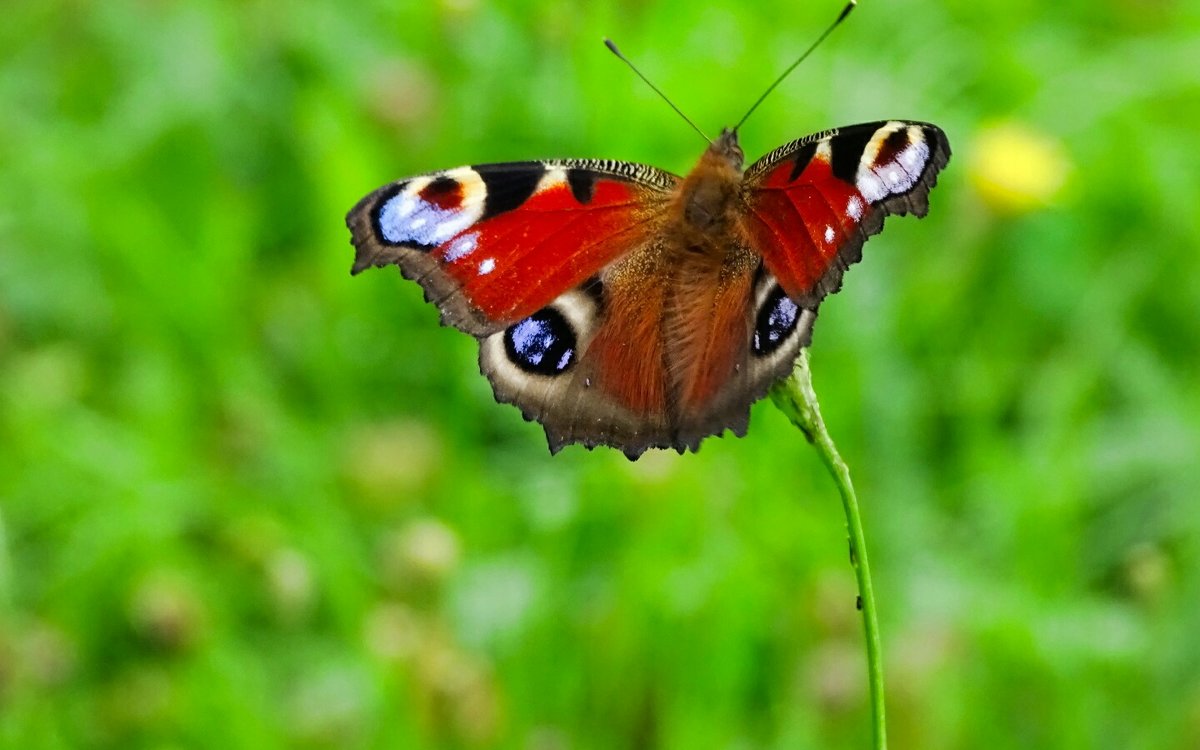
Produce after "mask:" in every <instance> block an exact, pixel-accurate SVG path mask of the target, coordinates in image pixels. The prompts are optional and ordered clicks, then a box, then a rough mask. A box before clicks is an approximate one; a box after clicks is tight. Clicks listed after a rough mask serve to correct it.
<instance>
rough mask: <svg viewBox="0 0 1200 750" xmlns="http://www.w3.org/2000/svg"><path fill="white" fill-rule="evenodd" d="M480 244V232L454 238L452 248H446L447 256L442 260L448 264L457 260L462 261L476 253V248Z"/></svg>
mask: <svg viewBox="0 0 1200 750" xmlns="http://www.w3.org/2000/svg"><path fill="white" fill-rule="evenodd" d="M478 243H479V233H478V232H467V233H465V234H461V235H459V236H458V237H456V238H454V241H453V242H451V243H450V247H448V248H446V253H445V255H443V256H442V259H443V260H445V261H446V262H447V263H453V262H454V261H456V260H461V259H462V258H465V257H467V256H468V255H470V254H471V253H473V252H475V247H476V245H477V244H478Z"/></svg>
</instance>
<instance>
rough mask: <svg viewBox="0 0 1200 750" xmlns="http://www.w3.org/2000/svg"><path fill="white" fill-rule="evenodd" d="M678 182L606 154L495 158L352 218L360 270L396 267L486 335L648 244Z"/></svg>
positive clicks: (383, 198)
mask: <svg viewBox="0 0 1200 750" xmlns="http://www.w3.org/2000/svg"><path fill="white" fill-rule="evenodd" d="M678 180H679V178H678V177H675V176H674V175H671V174H668V173H666V172H663V171H661V170H658V169H655V168H653V167H649V166H645V165H640V164H630V163H626V162H614V161H598V160H561V161H543V162H514V163H509V164H488V165H482V166H475V167H460V168H458V169H451V170H447V171H444V172H437V173H433V174H429V175H423V176H419V177H413V178H410V179H407V180H400V181H399V182H395V183H392V184H391V185H387V186H384V187H382V188H380V189H379V190H376V191H375V192H373V193H371V194H370V195H368V196H367V197H365V198H363V199H362V200H361V201H359V203H358V205H356V206H355V207H354V208H353V209H351V211H350V213H349V214H348V215H347V217H346V223H347V225H348V226H349V227H350V230H351V233H352V235H353V237H352V241H353V243H354V245H355V248H356V255H355V259H354V268H353V270H352V272H353V273H358V272H360V271H362V270H364V269H366V268H369V267H371V266H383V265H387V264H390V263H395V264H396V265H398V266H400V270H401V271H402V272H403V273H404V275H405V276H407V277H408V278H411V279H415V280H416V281H418V282H420V284H421V285H422V286H423V287H424V288H425V292H426V297H427V298H428V299H429V300H430V301H432V302H434V303H435V304H436V305H437V306H438V307H439V308H440V309H441V311H442V321H443V322H444V323H447V324H448V325H453V326H455V327H456V328H459V329H461V330H463V331H466V332H467V333H471V334H473V335H475V336H486V335H489V334H492V333H495V332H496V331H498V330H502V329H503V328H505V327H507V326H509V325H511V324H513V323H516V322H517V321H520V320H522V319H524V318H526V317H528V316H530V315H532V314H533V313H534V312H536V311H538V310H540V309H542V308H544V307H545V306H546V305H548V304H549V303H550V302H551V301H553V300H554V299H555V298H557V297H559V295H561V294H563V293H564V292H566V291H567V290H570V289H573V288H575V287H578V286H579V285H581V284H582V283H583V282H585V281H586V280H587V279H589V278H591V277H593V276H595V275H596V274H597V273H599V271H600V270H601V269H602V268H604V267H605V266H606V265H608V264H609V263H611V262H613V261H614V260H617V259H618V258H620V257H621V256H623V255H624V254H626V253H628V252H629V251H630V250H631V249H633V248H635V247H639V246H641V245H643V244H645V242H646V240H647V238H648V237H650V236H651V235H652V234H654V233H655V232H656V230H657V229H658V228H659V227H660V226H661V222H662V218H663V215H664V212H663V207H664V205H665V203H666V201H667V200H668V199H669V197H670V192H671V190H672V189H673V188H674V187H675V184H676V183H677V182H678Z"/></svg>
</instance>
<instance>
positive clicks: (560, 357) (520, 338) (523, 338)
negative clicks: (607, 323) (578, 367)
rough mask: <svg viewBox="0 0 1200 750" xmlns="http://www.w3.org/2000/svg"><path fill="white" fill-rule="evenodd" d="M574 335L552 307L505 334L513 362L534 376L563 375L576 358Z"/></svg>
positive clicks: (511, 327)
mask: <svg viewBox="0 0 1200 750" xmlns="http://www.w3.org/2000/svg"><path fill="white" fill-rule="evenodd" d="M575 349H576V338H575V332H574V331H573V330H572V329H571V324H570V323H568V322H567V319H566V318H565V317H563V315H562V313H560V312H559V311H558V310H555V309H554V308H553V307H546V308H543V309H541V310H538V311H537V312H535V313H534V314H533V315H530V316H529V317H528V318H525V319H524V320H522V321H519V322H517V323H514V324H513V325H511V326H509V327H508V329H507V330H505V331H504V350H505V352H506V353H507V354H508V359H509V361H510V362H512V363H513V364H515V365H516V366H517V367H519V368H521V369H522V370H524V371H526V372H528V373H532V374H535V375H561V374H562V373H564V372H566V371H567V370H569V369H570V368H571V365H573V364H574V363H575V357H576V352H575Z"/></svg>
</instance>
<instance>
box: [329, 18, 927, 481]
mask: <svg viewBox="0 0 1200 750" xmlns="http://www.w3.org/2000/svg"><path fill="white" fill-rule="evenodd" d="M848 7H849V6H848ZM844 15H845V13H843V17H844ZM839 20H841V19H840V18H839ZM835 25H836V24H835ZM831 29H832V27H831ZM826 33H828V32H826ZM822 38H823V37H822ZM818 41H819V40H818ZM610 46H611V45H610ZM814 46H815V45H814ZM614 51H615V48H614ZM810 51H811V48H810ZM618 54H619V53H618ZM806 54H807V53H806ZM793 67H794V66H793ZM789 70H790V69H789ZM785 75H786V73H785ZM781 79H782V77H781ZM777 83H778V81H777ZM764 96H765V94H764ZM760 101H761V99H760ZM672 106H673V105H672ZM752 110H753V108H752ZM748 115H749V113H747V116H748ZM742 121H743V122H744V121H745V118H743V119H742ZM737 127H740V123H739V125H738V126H735V127H734V128H732V129H728V128H727V129H725V130H724V131H723V132H722V133H721V135H720V137H719V138H717V139H716V140H715V141H713V142H711V144H710V146H709V148H708V149H707V150H706V151H705V152H704V154H703V156H701V157H700V161H699V163H698V164H696V166H695V167H694V168H693V169H692V171H691V172H689V173H688V175H687V176H686V177H682V178H681V177H678V176H676V175H674V174H671V173H669V172H665V171H663V170H661V169H657V168H655V167H651V166H647V165H644V164H634V163H629V162H622V161H609V160H601V159H558V160H546V161H525V162H512V163H506V164H484V165H479V166H470V167H458V168H456V169H449V170H444V171H440V172H432V173H429V174H424V175H420V176H417V177H410V178H407V179H403V180H399V181H397V182H393V183H391V184H389V185H385V186H384V187H381V188H379V189H378V190H376V191H374V192H372V193H371V194H369V195H367V196H366V197H365V198H363V199H362V200H361V201H359V202H358V204H357V205H356V206H355V207H354V208H353V209H351V210H350V212H349V214H348V215H347V217H346V223H347V225H348V226H349V228H350V232H351V235H352V242H353V244H354V247H355V251H356V252H355V259H354V266H353V268H352V270H351V273H354V274H357V273H359V272H361V271H363V270H365V269H367V268H370V267H372V266H385V265H388V264H393V263H394V264H396V265H397V266H399V267H400V271H401V273H402V274H403V275H404V276H405V277H407V278H409V279H413V280H415V281H417V282H418V283H419V284H421V286H422V287H423V288H424V290H425V297H426V299H427V300H429V301H431V302H433V303H434V304H435V305H437V307H438V308H439V309H440V310H441V321H442V323H443V324H444V325H449V326H453V327H455V328H458V329H459V330H461V331H464V332H466V333H469V334H471V335H473V336H475V337H476V338H478V339H479V344H480V349H479V367H480V370H481V372H482V373H483V374H484V375H486V376H487V378H488V380H489V381H490V382H491V384H492V389H493V390H494V392H495V396H496V400H497V401H500V402H504V403H511V404H515V405H516V406H518V407H519V408H520V409H521V411H522V413H523V414H524V416H525V418H526V419H527V420H537V421H538V422H540V423H541V424H542V426H543V427H544V428H545V431H546V438H547V441H548V442H549V445H550V450H551V452H555V453H556V452H558V450H559V449H561V448H562V447H563V446H564V445H567V444H569V443H582V444H584V445H585V446H587V447H588V448H591V447H593V446H596V445H609V446H613V447H615V448H619V449H620V450H622V451H624V452H625V454H626V455H627V456H629V457H630V458H631V459H633V458H637V457H638V456H640V455H641V454H642V453H643V452H644V451H645V450H646V449H648V448H674V449H676V450H678V451H679V452H680V453H682V452H684V450H685V449H690V450H693V451H694V450H697V449H698V447H699V445H700V441H701V440H702V439H704V438H705V437H707V436H709V435H718V434H721V433H722V432H724V431H725V430H726V429H730V430H732V431H733V432H734V434H736V435H738V436H742V435H744V434H745V433H746V428H747V425H748V423H749V419H750V405H751V404H753V403H754V402H755V401H757V400H758V399H760V398H762V397H763V396H764V395H765V394H766V393H767V391H768V390H769V389H770V387H771V385H772V384H774V383H775V381H777V380H779V379H780V378H783V377H784V376H786V375H788V373H789V372H790V371H791V368H792V365H793V363H794V361H795V359H796V357H797V355H798V354H799V351H800V349H801V347H804V346H807V345H808V344H809V342H810V340H811V333H812V325H813V321H814V320H815V318H816V314H817V307H818V305H819V304H820V303H821V300H822V299H823V298H824V297H825V296H826V295H829V294H832V293H834V292H836V291H837V290H838V289H839V288H840V287H841V282H842V273H843V272H844V271H845V270H846V268H847V267H848V266H849V265H850V264H852V263H854V262H856V261H858V260H859V259H860V258H861V255H862V246H863V243H864V242H865V241H866V239H867V237H869V236H870V235H873V234H876V233H878V232H879V231H880V230H881V229H882V227H883V220H884V217H885V216H888V215H891V214H901V215H903V214H915V215H916V216H924V215H925V214H926V212H927V211H928V208H929V202H928V197H929V191H930V189H931V188H932V187H933V186H934V184H935V183H936V181H937V175H938V172H939V171H940V170H941V169H942V168H943V167H945V166H946V164H947V162H948V161H949V158H950V145H949V143H948V141H947V140H946V135H945V133H943V132H942V131H941V129H939V128H938V127H936V126H934V125H930V124H928V123H924V122H913V121H906V120H889V121H886V122H873V123H868V124H862V125H853V126H850V127H844V128H837V129H833V130H827V131H824V132H821V133H816V134H813V135H809V136H805V137H804V138H800V139H799V140H795V141H792V142H791V143H788V144H786V145H783V146H780V147H779V148H777V149H775V150H774V151H772V152H770V153H769V154H767V155H766V156H764V157H762V158H761V159H759V160H758V161H756V162H755V163H753V164H752V165H750V167H749V168H748V169H745V170H744V171H743V161H744V159H743V155H742V150H741V148H740V147H739V146H738V137H737Z"/></svg>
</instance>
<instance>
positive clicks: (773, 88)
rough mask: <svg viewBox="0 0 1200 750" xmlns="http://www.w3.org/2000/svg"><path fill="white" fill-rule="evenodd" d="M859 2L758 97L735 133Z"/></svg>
mask: <svg viewBox="0 0 1200 750" xmlns="http://www.w3.org/2000/svg"><path fill="white" fill-rule="evenodd" d="M857 2H858V0H850V2H848V3H846V7H845V8H842V12H841V14H840V15H839V16H838V17H837V20H836V21H834V22H833V23H831V24H830V25H829V28H827V29H825V31H824V32H823V33H822V34H821V36H819V37H817V41H815V42H813V43H812V45H811V46H809V48H808V49H806V50H804V54H803V55H800V57H798V58H796V62H794V63H792V64H791V65H790V66H789V67H788V69H787V70H785V71H783V74H782V75H781V76H779V77H778V78H776V79H775V83H772V84H771V85H770V86H768V87H767V90H766V91H764V92H763V95H762V96H760V97H758V101H756V102H755V103H754V104H753V106H751V107H750V111H749V112H747V113H746V114H745V115H743V116H742V119H740V120H738V124H737V125H734V126H733V129H734V131H737V130H738V128H740V127H742V123H744V122H745V121H746V120H747V119H748V118H749V117H750V113H751V112H753V111H754V110H756V109H758V105H760V104H762V103H763V99H766V98H767V94H769V93H771V92H772V91H774V90H775V87H776V86H778V85H779V84H781V83H783V79H784V78H787V77H788V74H789V73H791V72H792V71H793V70H795V69H796V66H797V65H799V64H800V63H802V62H804V58H806V57H808V56H809V55H811V54H812V51H813V50H815V49H816V48H817V46H818V45H820V44H821V42H823V41H825V37H827V36H829V35H830V34H832V33H833V30H834V29H836V28H837V27H838V26H839V25H840V24H841V23H842V21H845V20H846V16H848V15H850V11H852V10H854V6H855V4H856V3H857Z"/></svg>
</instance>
